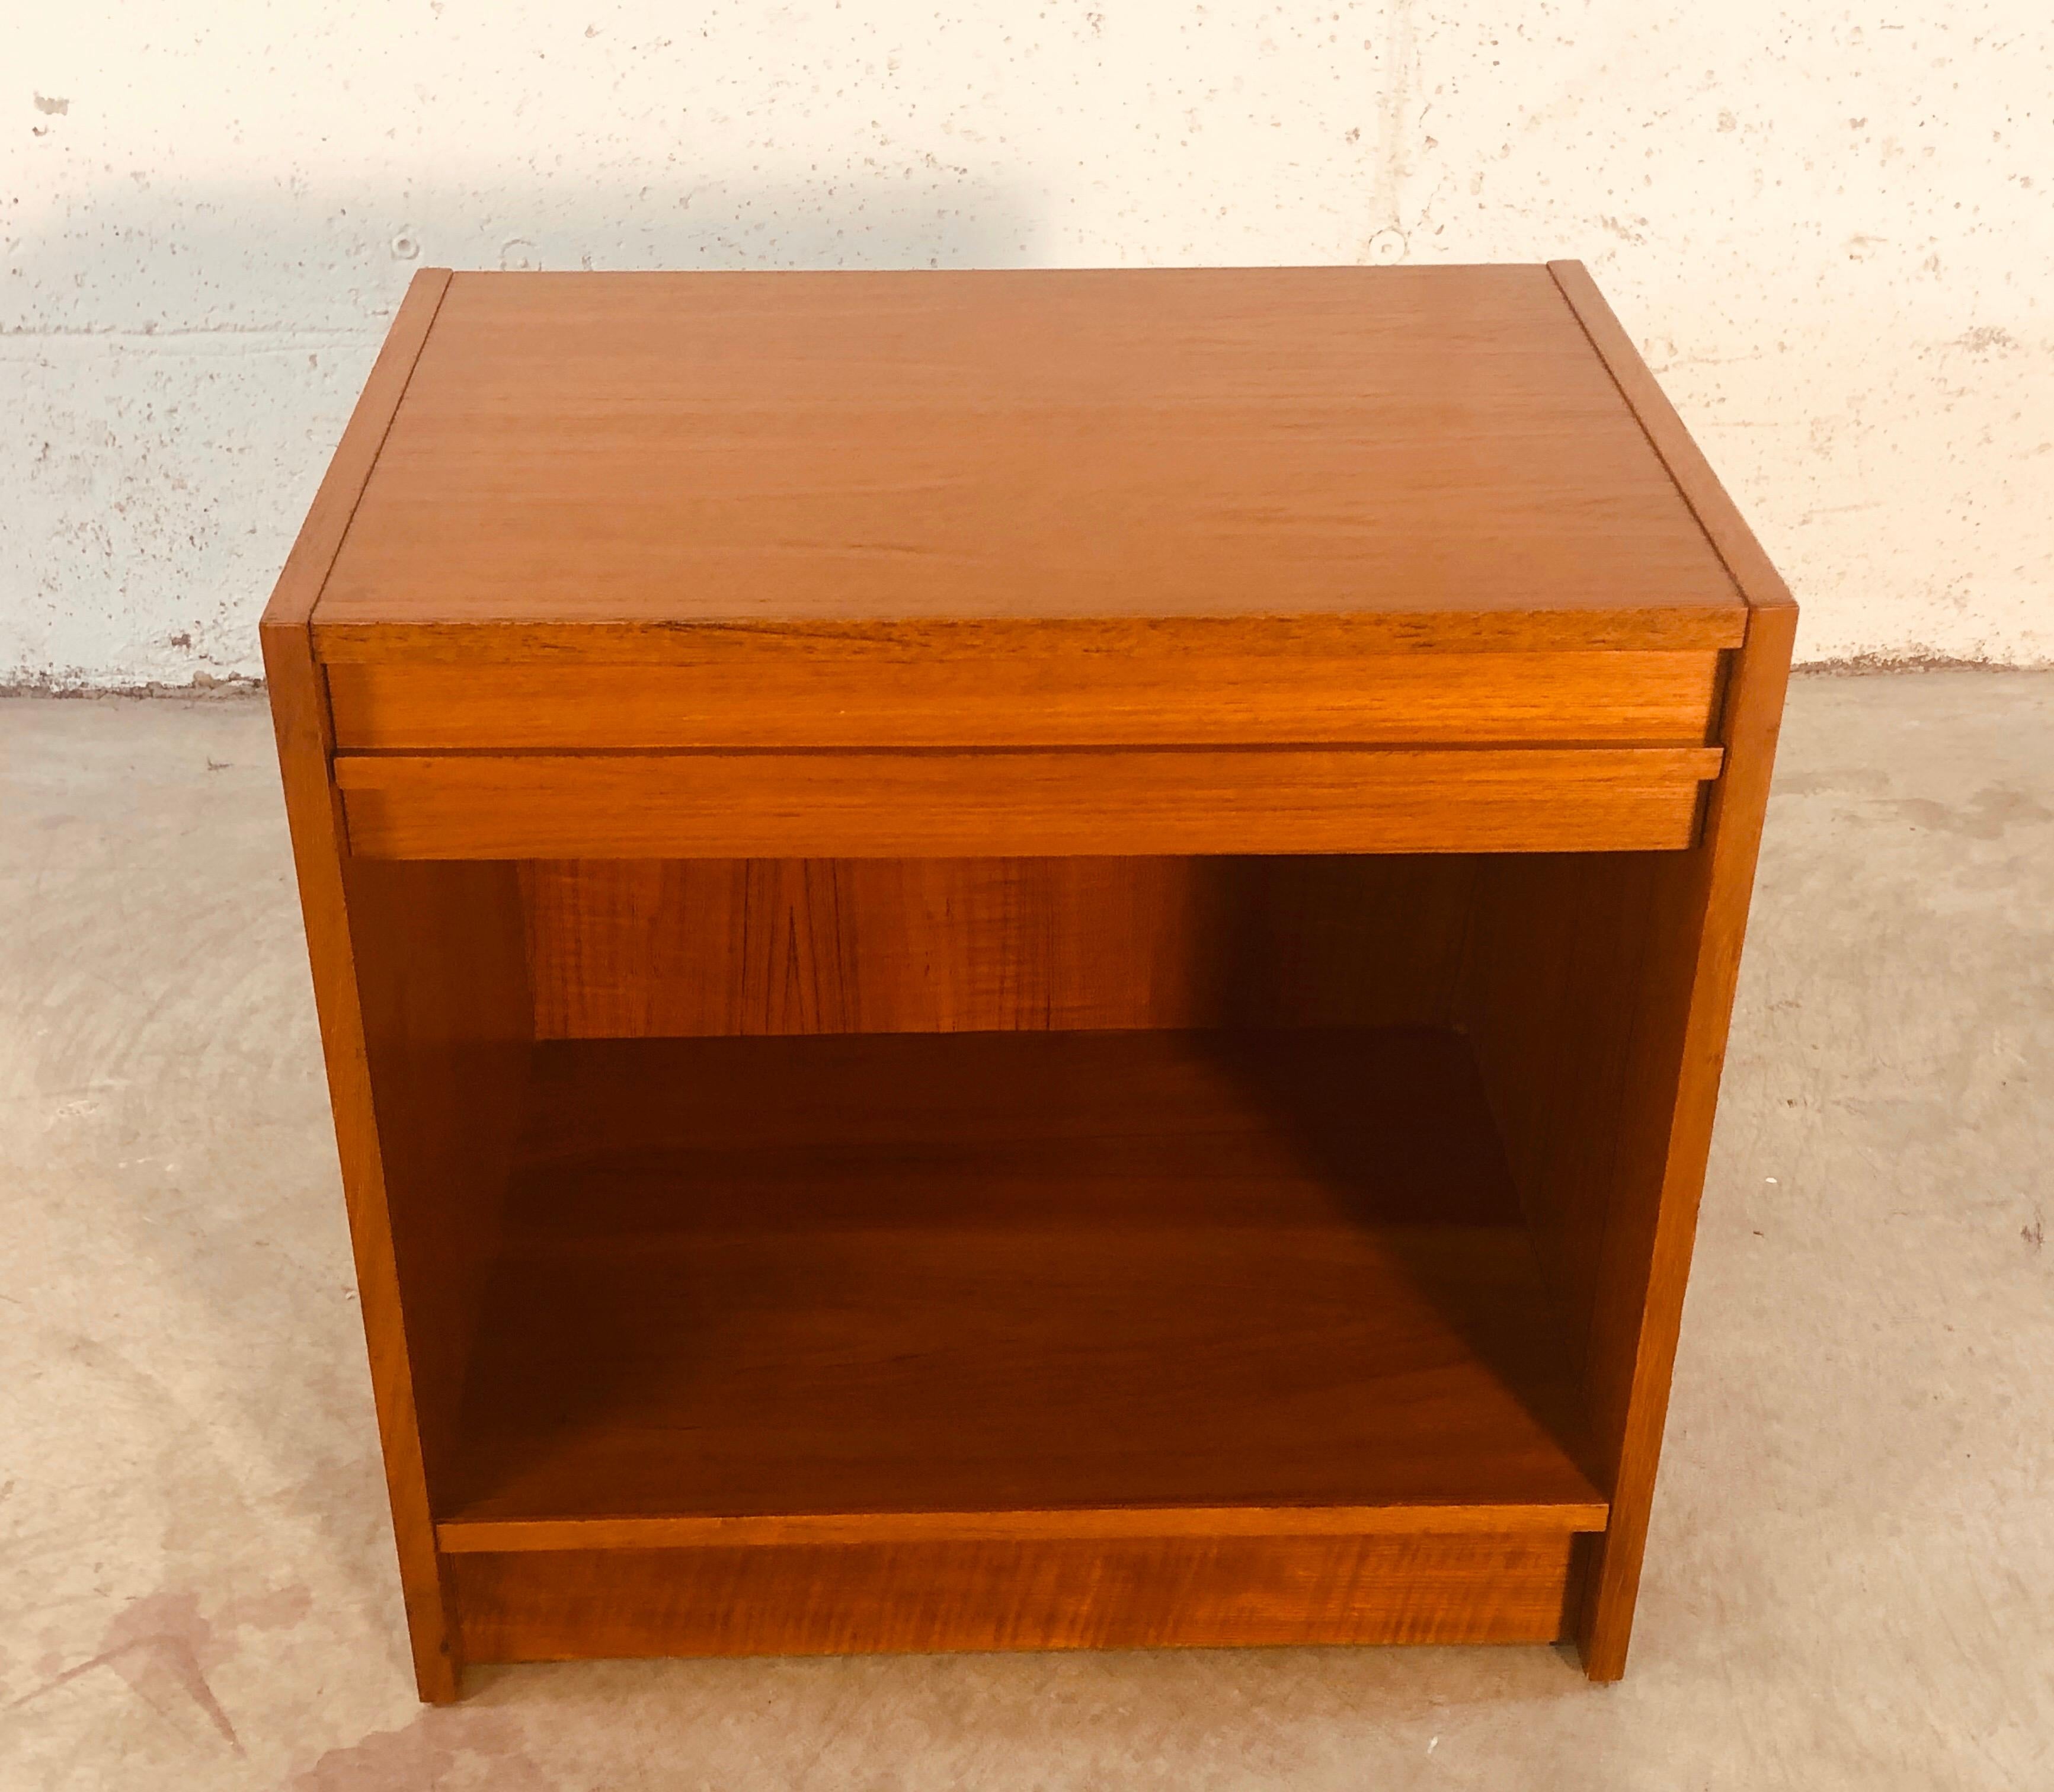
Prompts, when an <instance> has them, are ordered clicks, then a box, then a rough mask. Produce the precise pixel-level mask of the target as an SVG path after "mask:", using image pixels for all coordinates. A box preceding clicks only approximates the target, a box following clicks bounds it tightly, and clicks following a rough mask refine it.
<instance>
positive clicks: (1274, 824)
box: [335, 746, 1721, 859]
mask: <svg viewBox="0 0 2054 1792" xmlns="http://www.w3.org/2000/svg"><path fill="white" fill-rule="evenodd" d="M1720 764H1721V754H1720V750H1719V749H1718V747H1715V746H1664V747H1653V746H1636V747H1602V748H1598V747H1589V748H1576V747H1527V748H1517V747H1504V748H1481V747H1477V748H1459V747H1455V748H1446V749H1411V748H1400V747H1358V748H1323V749H1308V748H1291V747H1265V748H1223V747H1215V748H1190V749H1188V750H1177V749H1159V750H1136V749H1131V748H1130V749H1113V748H1108V749H1104V750H1097V751H1084V750H1074V751H1069V752H1061V751H1049V750H1031V749H1029V750H1020V751H1017V752H1007V751H986V752H981V753H954V752H935V753H919V752H900V753H882V752H847V753H649V754H626V753H589V754H457V753H451V754H418V755H415V754H368V753H358V754H338V755H337V756H336V761H335V780H336V786H337V787H338V789H340V790H341V792H342V794H343V808H344V814H345V816H346V817H347V819H348V827H349V843H350V849H351V850H352V852H355V853H360V854H363V855H364V856H365V857H371V858H394V859H451V858H457V859H478V858H483V859H506V858H516V859H525V858H730V857H752V858H753V857H788V856H793V855H807V856H811V855H816V854H817V855H822V856H826V857H837V858H840V857H868V858H878V857H883V858H897V857H919V856H937V857H956V856H962V855H968V854H978V855H984V854H994V855H1005V856H1013V855H1020V854H1034V855H1043V854H1052V855H1060V854H1070V853H1143V854H1146V853H1366V852H1383V853H1433V852H1454V853H1466V852H1480V851H1489V850H1492V849H1499V850H1544V849H1552V850H1555V851H1584V852H1607V851H1625V850H1642V851H1647V850H1659V849H1674V848H1678V847H1683V846H1687V845H1690V844H1691V842H1692V841H1694V840H1695V839H1696V837H1697V829H1698V806H1699V794H1700V786H1701V785H1702V784H1703V783H1704V782H1706V781H1708V780H1710V779H1713V778H1717V777H1718V773H1719V767H1720Z"/></svg>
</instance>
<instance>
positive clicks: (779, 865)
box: [523, 854, 1476, 1039]
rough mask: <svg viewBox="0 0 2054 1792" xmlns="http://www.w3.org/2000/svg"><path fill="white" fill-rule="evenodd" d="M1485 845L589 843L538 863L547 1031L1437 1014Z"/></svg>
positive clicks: (1119, 1023) (541, 1023) (533, 898)
mask: <svg viewBox="0 0 2054 1792" xmlns="http://www.w3.org/2000/svg"><path fill="white" fill-rule="evenodd" d="M1475 876H1476V867H1475V864H1474V861H1471V860H1470V859H1467V858H1465V857H1462V856H1460V855H1457V854H1427V855H1422V856H1419V857H1404V856H1399V855H1386V854H1379V855H1375V856H1367V857H1323V856H1322V857H1307V858H1289V859H1277V858H1196V859H1194V858H1172V859H1164V858H1139V857H1127V858H1112V857H1101V858H1071V859H1017V858H988V859H669V860H664V859H656V860H625V861H623V860H610V859H584V860H569V861H553V860H544V861H536V862H534V863H533V864H529V865H526V866H525V867H524V868H523V881H524V888H525V899H526V911H525V912H526V922H525V932H526V936H527V940H528V945H529V963H530V976H531V980H532V984H533V991H534V1002H535V1033H536V1036H537V1038H544V1039H580V1038H601V1039H603V1038H686V1037H698V1036H702V1035H707V1034H796V1033H931V1032H942V1033H966V1032H968V1033H974V1032H995V1031H1005V1030H1014V1029H1018V1028H1037V1029H1041V1030H1056V1031H1062V1030H1075V1029H1081V1028H1096V1027H1172V1028H1176V1027H1196V1026H1225V1025H1237V1024H1238V1025H1249V1026H1443V1025H1446V1024H1448V1022H1450V1018H1451V1017H1452V1014H1453V1006H1452V1004H1453V999H1454V980H1455V972H1456V966H1457V963H1458V959H1459V957H1460V954H1461V951H1462V941H1463V936H1464V933H1465V930H1466V928H1467V926H1468V924H1469V912H1470V888H1471V885H1472V884H1473V883H1474V879H1475Z"/></svg>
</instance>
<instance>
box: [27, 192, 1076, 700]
mask: <svg viewBox="0 0 2054 1792" xmlns="http://www.w3.org/2000/svg"><path fill="white" fill-rule="evenodd" d="M5 247H6V251H7V253H6V266H7V267H8V269H9V270H10V276H11V278H10V280H9V281H8V282H7V288H6V301H5V309H4V312H0V408H4V413H5V414H6V415H8V416H11V417H13V418H14V419H18V426H19V427H18V428H16V429H15V430H14V431H10V432H8V435H7V437H6V439H0V491H4V492H6V493H7V494H9V502H7V503H6V504H3V505H0V686H9V685H11V686H14V687H30V688H55V689H64V688H74V687H101V688H115V689H120V688H135V687H147V686H152V685H171V686H185V685H188V684H191V683H195V682H199V683H206V682H209V681H214V680H222V679H238V678H243V677H249V676H254V675H255V674H256V673H257V672H258V656H257V652H256V645H255V625H256V620H257V617H258V612H260V611H261V610H262V608H263V605H264V601H265V599H266V597H267V596H268V595H269V593H270V586H271V584H272V581H273V579H275V578H276V577H277V570H278V568H279V566H280V565H281V564H282V563H283V561H284V560H285V553H286V551H287V549H289V547H290V545H291V543H292V538H293V533H294V531H295V530H297V526H298V523H299V519H300V518H301V516H302V515H303V514H305V510H306V507H307V506H308V504H309V502H311V501H312V498H313V493H314V489H315V486H317V484H318V482H319V481H320V479H321V473H322V471H323V470H324V469H325V467H326V465H327V463H328V458H329V455H330V454H331V453H332V451H333V449H334V447H335V443H336V440H337V439H338V438H339V437H340V435H341V433H342V428H343V425H344V423H345V421H346V420H347V419H348V415H349V410H350V407H351V405H352V403H353V402H354V400H355V398H356V393H357V391H358V389H359V388H360V386H361V384H362V383H363V380H364V376H365V375H366V374H367V373H368V372H369V370H370V366H371V362H372V358H373V356H375V355H376V352H377V348H378V345H379V342H380V340H381V339H382V338H383V337H384V330H385V327H386V325H387V324H388V322H389V321H390V320H391V317H392V313H393V311H394V309H395V308H396V307H397V305H398V304H399V298H400V296H401V295H402V294H403V293H404V291H405V290H406V287H407V282H408V281H409V280H411V278H412V276H413V274H414V273H415V270H417V269H419V268H421V267H427V266H452V267H457V268H488V269H490V268H508V269H522V268H547V269H565V268H573V269H575V268H594V269H607V268H677V269H719V268H869V269H876V268H904V267H943V268H947V267H1006V266H1033V265H1035V264H1036V260H1037V258H1036V255H1035V239H1034V235H1033V231H1032V230H1030V228H1029V225H1028V223H1027V222H1026V220H1025V214H1024V208H1023V207H1021V204H1020V203H1019V202H1018V199H1017V195H1011V194H1009V193H1006V192H1004V191H998V190H996V189H993V188H990V187H980V186H977V185H974V184H970V183H962V182H958V181H953V180H952V181H950V182H948V183H942V182H938V181H937V182H931V183H919V182H915V181H912V180H880V181H878V182H876V183H873V184H871V185H869V186H858V185H856V184H855V183H847V182H836V183H831V184H824V185H821V186H818V187H813V186H808V185H804V184H800V183H793V184H789V185H785V186H777V185H768V186H764V187H754V188H750V187H740V186H738V185H737V184H735V183H732V182H720V183H710V184H707V185H703V186H698V187H689V188H688V187H676V188H674V189H668V190H666V189H662V188H656V187H646V186H645V187H638V188H636V189H635V190H634V191H632V193H608V192H604V191H600V190H597V189H596V187H585V188H582V189H580V190H578V191H569V192H567V191H562V190H559V189H557V188H549V189H545V190H538V191H535V192H533V193H531V194H527V195H513V194H510V193H508V192H505V191H493V192H490V193H485V192H474V193H464V192H462V191H457V190H454V189H450V190H447V191H433V192H428V191H423V189H422V188H420V187H409V188H407V189H406V190H405V191H401V192H397V193H392V194H380V193H375V192H371V193H366V192H357V193H352V194H347V195H320V196H314V195H294V194H291V193H289V192H288V191H285V190H284V189H283V188H282V187H280V188H273V189H257V190H234V189H226V190H214V191H204V190H183V191H179V192H178V193H176V194H175V195H166V194H164V193H163V191H141V190H136V191H123V190H120V189H116V188H108V189H104V190H103V192H102V194H101V195H98V196H96V198H95V199H92V200H90V201H89V202H86V203H83V204H81V205H80V206H78V207H74V208H73V209H72V210H71V211H70V212H69V215H68V216H67V217H66V219H65V223H64V227H63V228H62V229H61V230H58V231H55V232H52V233H49V234H45V235H42V236H40V237H39V236H36V235H23V236H21V237H18V238H10V240H8V241H7V242H6V245H5Z"/></svg>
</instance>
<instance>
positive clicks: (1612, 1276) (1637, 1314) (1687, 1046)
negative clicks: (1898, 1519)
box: [1553, 262, 1797, 1680]
mask: <svg viewBox="0 0 2054 1792" xmlns="http://www.w3.org/2000/svg"><path fill="white" fill-rule="evenodd" d="M1553 272H1554V274H1555V277H1556V280H1557V281H1558V282H1560V285H1561V287H1562V289H1563V291H1564V293H1565V294H1566V295H1567V297H1568V299H1569V301H1570V302H1571V303H1572V305H1573V306H1574V307H1575V309H1576V313H1577V316H1578V317H1579V319H1580V321H1581V322H1582V324H1583V325H1584V329H1586V330H1588V332H1589V333H1590V337H1591V341H1592V345H1594V346H1595V347H1596V349H1597V351H1598V352H1599V353H1600V355H1601V356H1603V359H1604V361H1605V363H1606V365H1607V368H1609V369H1610V370H1611V373H1612V375H1613V376H1614V377H1615V379H1616V380H1618V382H1619V387H1620V390H1621V391H1622V392H1623V394H1624V395H1625V396H1627V398H1628V400H1630V401H1631V404H1633V407H1634V408H1635V414H1636V415H1637V416H1639V419H1640V420H1641V423H1643V427H1645V428H1646V429H1647V433H1648V437H1649V439H1650V441H1651V443H1652V444H1653V445H1654V447H1655V449H1656V450H1657V451H1658V452H1659V454H1660V455H1661V457H1662V462H1663V464H1664V466H1665V467H1666V468H1667V469H1668V471H1669V472H1670V475H1671V476H1672V477H1673V478H1674V480H1675V481H1676V483H1677V486H1678V490H1680V491H1681V492H1682V494H1683V496H1684V498H1686V501H1687V502H1689V504H1690V508H1691V511H1692V514H1694V516H1696V517H1697V518H1698V520H1699V522H1701V523H1702V526H1703V527H1704V529H1705V530H1706V534H1707V536H1708V538H1710V540H1711V541H1712V542H1714V544H1715V545H1716V546H1717V548H1718V552H1719V553H1720V555H1721V557H1722V559H1723V560H1724V561H1725V564H1726V565H1727V566H1728V568H1729V570H1730V571H1731V573H1732V574H1733V578H1734V581H1735V582H1736V585H1737V587H1738V588H1739V589H1741V590H1742V591H1743V592H1744V593H1745V595H1746V597H1747V601H1748V604H1749V614H1748V635H1747V640H1746V642H1745V644H1744V645H1743V647H1742V648H1741V652H1740V653H1739V654H1738V655H1737V657H1736V661H1735V664H1734V666H1733V671H1732V674H1731V676H1730V678H1729V683H1728V685H1727V687H1726V691H1725V705H1724V714H1723V715H1722V718H1721V723H1720V728H1719V738H1720V739H1721V741H1722V742H1723V743H1724V744H1725V747H1726V749H1727V751H1728V754H1729V771H1728V773H1727V775H1726V776H1725V777H1724V778H1722V779H1721V780H1720V781H1719V782H1718V784H1717V785H1716V786H1714V788H1713V790H1712V794H1711V796H1710V801H1709V803H1708V805H1707V810H1706V825H1705V830H1704V835H1703V838H1702V841H1700V842H1699V843H1698V845H1697V846H1696V847H1695V849H1694V850H1692V851H1690V852H1688V853H1678V854H1674V855H1668V856H1665V857H1662V858H1661V859H1659V860H1657V861H1655V862H1654V863H1653V864H1652V865H1651V868H1650V869H1651V880H1652V883H1653V886H1654V887H1653V889H1652V891H1651V897H1650V907H1649V925H1648V936H1647V944H1646V947H1645V948H1644V952H1643V961H1642V963H1643V969H1642V971H1641V975H1640V979H1639V988H1638V989H1637V990H1636V991H1635V1001H1634V1008H1633V1014H1634V1033H1633V1038H1632V1044H1631V1050H1630V1053H1629V1054H1628V1059H1627V1062H1628V1067H1629V1068H1628V1075H1627V1082H1626V1089H1625V1094H1624V1099H1623V1102H1622V1104H1621V1107H1620V1110H1619V1113H1620V1118H1619V1125H1618V1131H1617V1140H1616V1150H1615V1168H1614V1172H1613V1183H1612V1187H1613V1193H1612V1199H1611V1203H1610V1207H1609V1211H1608V1212H1607V1219H1606V1224H1605V1227H1604V1230H1603V1235H1602V1239H1601V1240H1600V1247H1599V1253H1600V1254H1599V1257H1598V1259H1597V1269H1596V1282H1595V1300H1594V1303H1593V1309H1592V1328H1591V1334H1590V1341H1589V1346H1588V1353H1587V1357H1586V1374H1585V1390H1586V1391H1585V1402H1586V1406H1587V1409H1588V1412H1589V1414H1590V1417H1591V1421H1592V1424H1593V1426H1594V1427H1595V1428H1596V1441H1597V1447H1598V1448H1599V1450H1600V1453H1601V1455H1600V1473H1601V1475H1603V1479H1604V1480H1605V1483H1606V1484H1607V1487H1610V1488H1611V1491H1612V1493H1613V1518H1612V1522H1611V1527H1610V1529H1609V1530H1608V1532H1607V1536H1606V1537H1605V1538H1604V1540H1603V1543H1602V1544H1601V1545H1600V1546H1598V1547H1597V1548H1596V1550H1594V1551H1593V1552H1592V1556H1591V1558H1590V1566H1591V1585H1590V1587H1589V1589H1588V1596H1587V1597H1584V1598H1583V1600H1582V1601H1581V1602H1580V1611H1581V1618H1580V1632H1579V1634H1580V1641H1581V1644H1582V1647H1583V1651H1584V1665H1585V1668H1586V1669H1587V1671H1588V1672H1589V1674H1590V1676H1591V1677H1592V1679H1594V1680H1616V1679H1618V1678H1619V1676H1621V1675H1622V1674H1623V1673H1624V1672H1625V1671H1626V1656H1627V1645H1628V1643H1629V1641H1630V1640H1631V1633H1632V1625H1633V1613H1634V1607H1635V1601H1636V1598H1637V1596H1638V1593H1639V1582H1640V1566H1641V1559H1642V1556H1643V1551H1644V1550H1645V1548H1646V1544H1647V1522H1648V1516H1649V1513H1650V1510H1651V1507H1652V1505H1653V1503H1654V1495H1655V1473H1656V1470H1657V1468H1658V1467H1659V1462H1660V1459H1661V1450H1662V1426H1663V1424H1664V1421H1665V1420H1666V1416H1667V1412H1668V1406H1669V1384H1670V1373H1671V1371H1672V1369H1673V1368H1674V1362H1675V1355H1676V1344H1677V1338H1678V1333H1679V1331H1680V1329H1681V1326H1682V1311H1683V1294H1684V1289H1685V1286H1686V1282H1688V1279H1689V1275H1690V1254H1691V1248H1692V1246H1693V1244H1694V1241H1695V1239H1696V1235H1697V1220H1698V1199H1699V1197H1700V1195H1702V1191H1703V1187H1704V1176H1705V1164H1706V1157H1707V1156H1708V1155H1709V1152H1710V1145H1711V1132H1712V1120H1713V1117H1714V1113H1715V1112H1716V1110H1717V1108H1718V1089H1719V1076H1720V1071H1721V1069H1722V1065H1723V1064H1724V1061H1725V1047H1726V1033H1727V1027H1728V1024H1729V1021H1730V1018H1731V1016H1732V1012H1733V991H1734V987H1735V985H1736V983H1737V979H1738V976H1739V971H1740V954H1741V942H1742V939H1744V937H1745V933H1746V929H1747V916H1748V908H1749V897H1750V895H1751V893H1752V890H1753V883H1754V868H1755V861H1756V857H1757V852H1758V850H1759V848H1760V845H1761V827H1762V821H1763V818H1764V817H1765V813H1766V812H1767V809H1768V802H1769V778H1770V774H1771V773H1772V771H1773V769H1774V766H1775V761H1776V741H1777V733H1778V731H1779V730H1780V727H1781V722H1782V717H1783V699H1784V689H1785V687H1786V685H1787V683H1788V677H1789V670H1790V659H1791V651H1792V644H1793V643H1794V640H1795V638H1796V626H1797V611H1796V605H1794V604H1793V603H1792V601H1791V597H1790V593H1789V591H1788V588H1787V587H1786V586H1785V585H1784V582H1783V581H1782V579H1781V577H1779V576H1778V575H1777V573H1776V570H1775V569H1774V568H1773V566H1772V565H1770V564H1769V559H1768V557H1767V555H1766V554H1765V553H1763V552H1762V549H1761V545H1760V543H1759V542H1757V541H1756V540H1755V538H1754V536H1753V533H1752V532H1751V531H1750V530H1749V528H1748V527H1747V525H1746V524H1745V522H1743V521H1742V520H1741V516H1740V513H1739V511H1738V510H1737V508H1736V507H1735V506H1734V505H1733V501H1732V499H1731V498H1729V496H1728V495H1727V494H1726V493H1725V490H1724V488H1723V487H1722V486H1721V485H1720V484H1719V482H1718V479H1717V478H1716V477H1715V476H1714V474H1713V472H1712V470H1711V468H1710V465H1709V464H1708V463H1706V460H1705V458H1704V456H1703V455H1702V453H1701V452H1700V451H1698V447H1697V446H1696V444H1695V443H1693V442H1692V441H1691V440H1690V437H1689V435H1688V434H1687V433H1686V431H1685V430H1684V428H1683V425H1682V422H1681V420H1680V419H1678V417H1677V416H1676V413H1675V412H1674V409H1673V408H1671V407H1670V404H1669V402H1668V400H1666V398H1665V397H1664V396H1662V392H1661V390H1660V388H1659V386H1658V385H1657V384H1655V378H1654V376H1653V375H1652V374H1651V373H1650V372H1648V371H1647V366H1646V364H1644V363H1643V361H1642V360H1641V359H1640V356H1639V354H1638V353H1637V352H1635V349H1634V348H1633V345H1632V343H1631V340H1630V339H1629V338H1628V337H1627V334H1626V332H1625V331H1624V330H1623V329H1622V328H1621V327H1620V325H1619V321H1618V320H1617V318H1615V317H1614V316H1613V315H1612V313H1611V308H1610V307H1609V306H1608V305H1606V303H1605V301H1604V300H1603V297H1602V296H1601V295H1600V293H1599V292H1598V290H1597V288H1596V285H1595V283H1593V282H1592V280H1591V278H1590V277H1589V275H1588V273H1586V272H1585V271H1584V269H1583V268H1582V266H1580V264H1578V263H1575V262H1565V263H1558V264H1556V265H1555V266H1554V269H1553Z"/></svg>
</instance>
